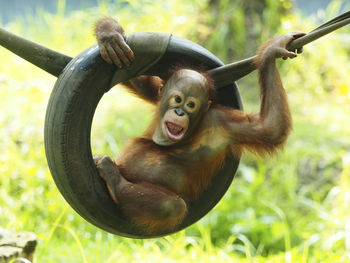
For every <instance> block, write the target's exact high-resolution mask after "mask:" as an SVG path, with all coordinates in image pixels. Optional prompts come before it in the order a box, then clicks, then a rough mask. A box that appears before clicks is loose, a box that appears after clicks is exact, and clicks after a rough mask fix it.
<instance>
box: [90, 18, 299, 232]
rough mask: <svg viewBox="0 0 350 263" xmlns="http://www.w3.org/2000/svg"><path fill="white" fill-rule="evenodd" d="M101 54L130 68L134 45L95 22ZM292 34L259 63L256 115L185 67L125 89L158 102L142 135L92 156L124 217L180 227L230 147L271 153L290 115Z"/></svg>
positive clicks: (264, 50)
mask: <svg viewBox="0 0 350 263" xmlns="http://www.w3.org/2000/svg"><path fill="white" fill-rule="evenodd" d="M96 35H97V40H98V44H99V48H100V52H101V56H102V57H103V59H104V60H105V61H106V62H107V63H114V64H116V65H117V66H118V67H122V66H123V65H126V66H128V65H130V64H131V63H132V61H133V60H134V55H133V52H132V50H130V48H129V47H128V45H127V44H126V42H125V33H124V30H123V29H122V27H121V26H120V25H119V24H118V23H117V22H115V21H114V20H113V19H110V18H105V19H102V20H100V21H98V22H97V24H96ZM303 35H304V34H303V33H299V32H294V33H289V34H285V35H282V36H279V37H277V38H274V39H272V40H269V41H268V42H267V43H265V44H264V45H263V46H262V47H261V48H260V50H259V52H258V57H257V59H256V61H255V63H256V66H257V68H258V70H259V76H260V78H259V82H260V90H261V108H260V112H259V113H255V114H246V113H244V112H242V111H240V110H235V109H232V108H228V107H224V106H222V105H218V104H213V103H212V102H213V99H214V96H215V87H214V86H213V81H212V80H211V79H210V76H208V75H207V74H206V73H203V72H198V71H195V70H191V69H186V68H180V69H178V70H176V71H175V72H174V73H173V74H172V75H171V76H170V78H169V79H168V80H166V82H165V83H164V84H163V81H162V80H160V79H159V78H157V77H153V76H140V77H138V78H136V79H133V80H131V81H129V82H127V83H124V84H125V85H126V87H127V88H128V89H129V90H130V91H131V92H133V93H134V94H136V95H138V96H139V97H141V98H143V99H144V100H146V101H148V102H150V103H153V104H154V105H156V111H155V117H154V119H153V121H152V123H151V125H150V126H149V128H148V129H147V130H146V132H145V133H144V134H143V135H142V136H141V137H139V138H135V139H132V140H131V141H130V142H129V143H128V144H127V145H126V147H125V148H124V150H123V152H122V153H121V154H120V156H119V157H117V158H116V159H115V160H112V159H111V158H109V157H107V156H105V157H95V163H96V166H97V169H98V171H99V174H100V176H101V177H102V178H103V179H104V180H105V181H106V185H107V188H108V191H109V193H110V196H111V198H112V199H113V200H114V202H115V203H116V204H117V205H118V206H119V207H120V208H121V210H122V212H123V214H124V215H125V217H126V218H128V219H129V220H130V221H132V222H133V224H135V225H136V226H138V227H139V228H141V229H143V230H144V231H145V232H147V233H155V232H158V231H167V230H171V229H173V228H175V227H176V226H178V225H179V224H180V223H181V222H182V220H183V219H184V217H185V216H186V213H187V207H188V206H189V204H191V202H193V201H194V200H196V198H198V196H199V195H200V194H201V193H202V192H203V191H204V190H205V189H206V188H207V186H208V185H209V184H210V182H211V180H212V178H213V176H214V175H215V173H216V171H217V170H218V169H219V168H220V167H221V166H222V164H223V161H224V160H225V156H226V155H227V154H228V153H229V152H234V153H235V154H238V155H240V153H241V151H242V149H243V147H246V148H248V149H250V150H253V151H254V152H256V153H259V154H264V153H272V152H274V151H275V150H276V149H278V148H280V147H281V146H283V144H284V142H285V141H286V138H287V136H288V134H289V132H290V130H291V116H290V112H289V107H288V103H287V98H286V93H285V91H284V89H283V87H282V83H281V80H280V76H279V73H278V71H277V68H276V65H275V60H276V59H277V58H281V57H283V58H294V57H296V54H295V53H294V52H290V51H288V50H287V49H286V46H287V44H288V43H289V42H290V41H291V40H293V39H296V38H298V37H301V36H303Z"/></svg>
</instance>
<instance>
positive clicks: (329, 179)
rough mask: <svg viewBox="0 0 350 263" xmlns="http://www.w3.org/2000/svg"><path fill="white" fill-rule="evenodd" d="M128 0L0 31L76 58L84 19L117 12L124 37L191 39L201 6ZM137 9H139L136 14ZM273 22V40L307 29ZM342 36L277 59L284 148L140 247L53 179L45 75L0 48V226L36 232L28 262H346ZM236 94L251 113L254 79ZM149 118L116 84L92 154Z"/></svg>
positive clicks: (345, 55)
mask: <svg viewBox="0 0 350 263" xmlns="http://www.w3.org/2000/svg"><path fill="white" fill-rule="evenodd" d="M130 2H131V3H133V4H132V5H131V7H129V8H125V9H122V10H120V11H118V12H117V10H116V9H113V8H108V7H106V6H104V5H103V4H101V5H100V7H99V9H89V10H85V11H79V12H75V13H73V14H71V15H69V16H67V17H64V16H63V15H60V14H58V15H50V14H46V13H43V14H42V15H41V16H38V17H30V16H29V17H27V18H26V19H25V20H24V21H19V22H17V23H12V24H11V25H9V26H8V29H9V30H11V31H13V32H15V33H18V34H20V35H24V36H26V37H28V38H30V39H32V40H33V41H36V42H39V43H41V44H43V45H46V46H48V47H50V48H52V49H55V50H57V51H60V52H63V53H66V54H68V55H71V56H74V55H75V54H77V53H79V52H81V51H82V50H83V49H85V48H87V47H89V46H90V45H93V44H94V39H93V35H92V27H93V23H94V21H95V20H96V19H97V18H98V17H101V16H102V15H104V14H118V15H120V19H121V21H122V22H123V24H125V25H126V26H125V28H126V29H127V31H128V32H131V31H144V30H147V31H151V30H152V31H165V32H175V34H176V35H180V36H183V37H187V36H188V37H190V36H191V35H192V34H191V32H192V31H193V28H195V26H196V25H197V23H198V22H199V21H197V20H196V17H198V16H195V15H191V14H193V13H195V14H198V13H199V11H198V10H199V8H200V7H201V4H200V3H195V2H193V3H192V2H191V4H188V3H187V4H186V3H185V2H183V1H180V4H176V5H175V4H172V5H171V8H172V11H169V6H167V5H169V4H162V2H161V1H156V3H153V2H152V3H151V2H150V3H149V4H146V6H145V7H144V8H143V9H140V6H139V2H138V1H135V2H134V1H130ZM186 8H187V9H186ZM135 10H142V11H138V12H139V14H138V18H137V19H134V18H133V17H135V15H136V14H135V13H132V12H136V11H135ZM160 11H162V12H163V13H161V12H160ZM109 12H110V13H109ZM152 13H158V14H159V16H157V17H156V18H155V17H154V16H151V15H150V14H152ZM130 14H134V16H131V15H130ZM180 15H182V16H183V17H182V18H181V17H180V18H181V19H180V18H179V16H180ZM158 20H159V21H162V22H163V23H161V24H159V23H158V22H157V21H158ZM185 20H186V21H187V22H186V23H185V24H183V21H185ZM282 24H283V25H284V27H282V28H281V30H280V31H281V32H277V33H282V32H286V31H290V29H291V28H297V29H299V30H305V31H308V30H310V29H312V28H313V25H312V24H311V23H308V22H307V20H306V19H305V18H301V17H300V16H298V15H295V14H294V15H291V16H289V17H286V18H284V21H283V23H282ZM346 32H349V30H348V29H344V30H342V33H339V34H333V35H331V36H329V37H326V38H324V39H322V40H319V41H317V42H315V43H313V44H311V45H309V46H308V47H307V48H306V50H305V52H304V54H303V55H301V56H300V58H298V59H296V60H294V61H287V62H281V64H280V68H281V75H282V78H283V81H284V83H285V86H286V88H287V91H288V95H289V98H290V104H291V109H292V113H293V119H294V130H293V133H292V135H291V137H290V139H289V140H288V143H287V145H286V147H285V149H284V151H283V152H281V153H280V154H279V155H277V156H274V157H272V158H267V159H261V158H256V157H253V156H252V155H249V154H248V155H247V156H246V157H244V158H243V160H242V163H241V165H240V168H239V171H238V173H237V175H236V178H235V180H234V182H233V185H232V186H231V188H230V189H229V191H228V192H227V194H226V195H225V196H224V198H223V200H222V201H221V202H220V203H219V204H218V205H217V207H216V208H215V209H214V210H213V211H212V212H210V213H209V214H208V215H207V216H206V217H205V218H203V219H202V220H200V221H199V222H198V223H196V224H195V225H193V226H191V227H189V228H188V229H186V230H185V231H181V232H180V233H177V234H174V235H171V236H167V237H164V238H157V239H150V240H135V239H128V238H122V237H118V236H114V235H112V234H109V233H106V232H104V231H102V230H100V229H98V228H96V227H94V226H92V225H91V224H89V223H87V222H86V221H85V220H84V219H82V218H81V217H80V216H79V215H78V214H77V213H76V212H75V211H73V210H72V209H71V208H70V207H69V205H68V204H67V203H66V202H65V200H64V199H63V198H62V196H61V194H60V193H59V191H58V190H57V188H56V186H55V184H54V182H53V180H52V178H51V175H50V172H49V170H48V167H47V163H46V159H45V153H44V145H43V126H44V117H45V108H46V105H47V102H48V98H49V95H50V92H51V89H52V87H53V85H54V82H55V78H54V77H51V76H50V75H48V74H47V73H45V72H43V71H41V70H39V69H37V68H35V67H34V66H32V65H30V64H29V63H27V62H25V61H24V60H22V59H20V58H18V57H16V56H15V55H13V54H11V53H10V52H8V51H7V50H5V49H3V48H0V98H1V100H0V174H1V177H0V225H1V226H2V227H5V228H8V229H11V230H14V231H33V232H35V233H37V235H38V239H39V244H38V247H37V251H36V253H35V260H36V262H83V263H85V262H116V261H118V262H254V263H255V262H263V263H265V262H303V263H304V262H305V263H306V262H349V256H350V245H349V244H350V225H349V222H350V215H349V211H350V209H349V208H350V207H349V206H350V190H349V189H350V179H349V178H350V177H349V175H350V157H349V156H350V155H349V152H350V147H349V145H350V139H349V138H350V137H349V134H350V123H349V121H348V116H350V107H349V106H348V105H349V102H350V75H349V74H348V73H349V72H350V64H349V62H348V61H349V57H350V49H349V45H348V41H349V40H348V38H347V36H346V35H345V33H346ZM192 40H194V41H196V39H192ZM217 41H219V40H217ZM212 42H214V41H212ZM252 53H253V52H252ZM239 87H240V89H241V92H242V96H243V98H244V102H245V108H246V109H247V110H248V111H254V110H257V109H258V103H257V97H258V96H257V94H258V89H257V80H256V76H254V75H253V77H250V78H248V79H246V80H243V81H240V82H239ZM150 118H151V108H150V106H148V105H144V104H142V103H140V101H139V100H138V99H134V98H132V97H131V96H129V95H128V94H125V92H123V91H122V89H120V88H119V87H116V88H114V89H113V90H112V91H111V92H109V93H107V94H106V96H104V98H103V100H102V102H101V103H100V105H99V107H98V109H97V113H96V116H95V118H94V123H93V131H92V147H93V152H94V154H96V155H97V154H109V155H116V154H118V152H119V151H120V148H121V147H122V145H123V144H124V143H125V141H126V140H127V139H128V138H129V137H133V136H137V135H138V134H140V133H141V132H142V130H143V129H144V128H145V127H146V126H147V123H148V122H149V121H150Z"/></svg>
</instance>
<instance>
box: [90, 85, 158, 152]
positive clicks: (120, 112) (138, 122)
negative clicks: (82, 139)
mask: <svg viewBox="0 0 350 263" xmlns="http://www.w3.org/2000/svg"><path fill="white" fill-rule="evenodd" d="M153 109H154V106H152V105H151V104H149V103H147V102H144V101H142V100H141V99H139V98H136V97H135V96H134V95H131V94H130V93H128V92H127V91H126V90H125V89H124V88H123V86H122V85H117V86H115V87H113V88H112V89H111V90H110V91H108V92H107V93H105V94H104V95H103V97H102V98H101V100H100V102H99V104H98V106H97V108H96V111H95V114H94V118H93V122H92V127H91V149H92V154H93V156H103V155H108V156H110V157H111V158H115V157H116V156H117V155H119V154H120V152H121V150H122V148H123V146H124V144H125V143H126V142H127V141H128V140H129V139H130V138H133V137H137V136H140V135H141V134H142V133H143V132H144V131H145V130H146V128H147V126H148V125H149V123H150V121H151V118H152V116H153V114H152V111H153Z"/></svg>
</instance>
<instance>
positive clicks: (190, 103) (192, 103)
mask: <svg viewBox="0 0 350 263" xmlns="http://www.w3.org/2000/svg"><path fill="white" fill-rule="evenodd" d="M187 106H188V107H190V108H192V109H193V108H194V107H195V106H196V104H195V103H194V102H193V101H191V102H189V103H187Z"/></svg>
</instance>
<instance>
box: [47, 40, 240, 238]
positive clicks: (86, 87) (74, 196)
mask: <svg viewBox="0 0 350 263" xmlns="http://www.w3.org/2000/svg"><path fill="white" fill-rule="evenodd" d="M136 59H137V58H136ZM179 63H185V64H186V65H193V66H199V65H200V66H201V67H205V68H207V69H212V68H215V67H218V66H221V65H223V64H222V62H221V61H220V60H219V59H218V58H216V57H215V56H214V55H213V54H211V53H210V52H208V51H207V50H206V49H204V48H203V47H201V46H199V45H197V44H195V43H193V42H191V41H189V40H185V39H182V38H178V37H174V36H172V37H171V39H170V42H169V45H168V48H167V51H166V53H165V54H164V56H163V57H162V59H161V60H160V61H159V62H158V63H157V64H156V65H154V66H153V67H152V68H151V69H149V70H148V71H147V74H152V75H159V76H162V75H164V74H165V72H166V71H167V70H168V69H169V67H170V66H172V65H174V64H175V65H176V64H179ZM115 71H116V67H114V66H112V65H108V64H107V63H105V62H104V61H103V60H102V59H101V57H100V55H99V51H98V48H97V47H96V46H93V47H91V48H89V49H87V50H85V51H84V52H82V53H81V54H80V55H78V56H77V57H75V58H74V59H73V60H72V61H71V62H70V63H69V64H68V65H67V66H66V68H65V69H64V71H63V72H62V74H61V75H60V76H59V78H58V80H57V82H56V84H55V87H54V89H53V92H52V94H51V97H50V100H49V104H48V107H47V112H46V120H45V133H44V137H45V150H46V156H47V160H48V164H49V167H50V171H51V174H52V176H53V179H54V181H55V183H56V185H57V187H58V189H59V190H60V192H61V193H62V195H63V196H64V198H65V199H66V200H67V202H68V203H69V204H70V205H71V206H72V207H73V208H74V209H75V210H76V211H77V212H78V213H79V214H80V215H81V216H82V217H83V218H85V219H86V220H87V221H89V222H90V223H92V224H94V225H96V226H97V227H100V228H102V229H104V230H106V231H109V232H111V233H114V234H117V235H121V236H126V237H133V238H149V237H156V236H163V235H167V234H170V233H173V232H176V231H179V230H181V229H183V228H185V227H187V226H189V225H191V224H193V223H194V222H196V221H197V220H199V219H200V218H201V217H203V216H204V215H205V214H206V213H208V212H209V211H210V210H211V209H212V208H213V207H214V206H215V205H216V204H217V202H218V201H219V200H220V199H221V198H222V196H223V195H224V193H225V192H226V191H227V189H228V187H229V186H230V184H231V182H232V179H233V177H234V175H235V172H236V170H237V167H238V164H239V160H237V159H235V158H234V157H233V156H229V157H228V158H227V160H226V163H225V166H224V167H223V168H222V169H221V170H220V171H219V173H218V174H217V175H216V176H215V178H214V181H213V182H212V184H211V186H209V188H208V189H207V190H206V191H205V192H204V193H203V194H202V195H201V196H200V198H199V199H198V200H197V201H196V202H195V203H194V204H193V205H191V207H189V213H188V215H187V216H186V218H185V220H184V221H183V223H182V224H181V226H179V227H178V228H177V229H176V230H174V231H172V232H159V233H156V234H154V235H152V236H150V235H148V234H145V233H143V231H142V230H140V229H137V228H135V227H133V226H132V225H131V224H130V223H129V221H128V220H127V219H125V218H124V217H123V216H122V214H121V212H120V210H119V209H118V207H117V206H116V205H115V204H114V203H113V201H112V200H111V198H110V197H109V195H108V192H107V189H106V186H105V183H104V182H103V181H102V179H101V178H100V177H99V176H98V174H97V170H96V167H95V165H94V162H93V158H92V153H91V145H90V133H91V124H92V120H93V115H94V112H95V109H96V107H97V105H98V102H99V101H100V99H101V97H102V96H103V94H104V92H105V91H107V90H108V89H109V87H110V83H111V80H112V77H113V75H114V73H115ZM143 74H145V73H143ZM131 77H135V76H130V78H131ZM217 102H218V103H221V104H224V105H226V106H230V107H234V108H238V109H241V108H242V104H241V99H240V96H239V92H238V90H237V86H236V85H235V84H232V85H228V86H227V87H224V88H222V89H220V91H219V92H218V96H217Z"/></svg>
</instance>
